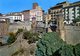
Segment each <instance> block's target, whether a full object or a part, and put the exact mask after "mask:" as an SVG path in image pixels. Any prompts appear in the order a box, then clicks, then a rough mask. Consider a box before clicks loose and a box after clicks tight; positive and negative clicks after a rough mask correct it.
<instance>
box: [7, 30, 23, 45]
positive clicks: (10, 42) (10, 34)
mask: <svg viewBox="0 0 80 56" xmlns="http://www.w3.org/2000/svg"><path fill="white" fill-rule="evenodd" d="M21 32H23V29H18V31H17V32H16V33H13V32H11V33H9V38H8V40H7V43H8V44H12V43H13V42H15V40H16V36H17V35H18V34H19V33H21Z"/></svg>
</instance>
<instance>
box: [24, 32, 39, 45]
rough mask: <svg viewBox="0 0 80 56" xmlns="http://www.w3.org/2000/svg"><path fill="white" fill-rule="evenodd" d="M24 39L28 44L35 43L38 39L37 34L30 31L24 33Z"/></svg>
mask: <svg viewBox="0 0 80 56" xmlns="http://www.w3.org/2000/svg"><path fill="white" fill-rule="evenodd" d="M23 37H24V39H26V40H28V43H29V44H30V43H35V42H36V41H38V39H39V34H38V33H32V32H30V31H26V32H24V34H23Z"/></svg>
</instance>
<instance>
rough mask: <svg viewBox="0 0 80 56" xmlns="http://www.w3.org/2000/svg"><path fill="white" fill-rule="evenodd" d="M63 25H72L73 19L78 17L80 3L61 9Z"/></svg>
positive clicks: (79, 14)
mask: <svg viewBox="0 0 80 56" xmlns="http://www.w3.org/2000/svg"><path fill="white" fill-rule="evenodd" d="M63 10H64V12H63V14H64V22H65V24H71V23H73V21H72V20H73V19H76V18H77V17H78V16H80V1H78V2H74V3H71V4H70V5H69V6H67V7H64V8H63Z"/></svg>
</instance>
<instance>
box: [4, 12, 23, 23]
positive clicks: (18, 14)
mask: <svg viewBox="0 0 80 56" xmlns="http://www.w3.org/2000/svg"><path fill="white" fill-rule="evenodd" d="M5 16H6V17H8V18H9V19H10V23H13V22H15V21H24V16H23V14H22V13H21V12H14V13H9V14H6V15H5Z"/></svg>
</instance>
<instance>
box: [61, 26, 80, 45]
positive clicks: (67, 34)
mask: <svg viewBox="0 0 80 56" xmlns="http://www.w3.org/2000/svg"><path fill="white" fill-rule="evenodd" d="M61 35H62V36H63V40H64V41H66V42H67V43H68V44H73V45H75V44H77V43H80V26H65V27H64V31H62V34H61Z"/></svg>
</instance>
